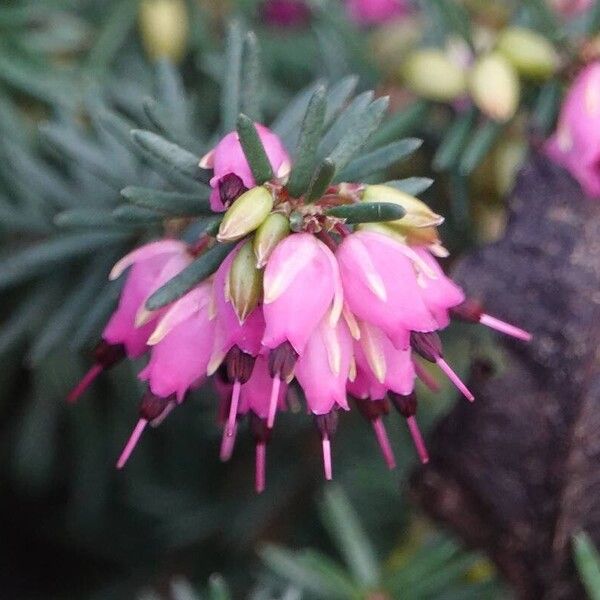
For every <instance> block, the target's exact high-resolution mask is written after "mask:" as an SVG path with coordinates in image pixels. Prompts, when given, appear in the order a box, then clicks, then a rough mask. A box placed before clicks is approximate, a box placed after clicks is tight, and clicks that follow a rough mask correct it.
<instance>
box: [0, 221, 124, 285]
mask: <svg viewBox="0 0 600 600" xmlns="http://www.w3.org/2000/svg"><path fill="white" fill-rule="evenodd" d="M125 238H126V234H123V233H116V232H85V233H73V234H70V235H65V236H61V237H57V238H54V239H52V240H50V241H47V242H42V243H40V244H37V245H34V246H30V247H28V248H26V249H25V250H21V251H14V250H13V251H11V253H10V254H9V255H7V256H4V257H2V259H1V260H0V289H6V288H7V287H10V286H13V285H16V284H18V283H21V282H23V281H27V280H28V279H31V278H33V277H36V276H37V275H40V274H41V273H46V272H48V269H50V268H52V267H54V266H56V265H59V264H61V263H63V262H66V261H71V260H75V259H78V258H80V257H82V256H86V255H88V254H91V253H92V252H96V251H97V250H98V249H99V248H111V247H113V246H114V245H115V244H118V243H120V242H122V241H123V240H124V239H125Z"/></svg>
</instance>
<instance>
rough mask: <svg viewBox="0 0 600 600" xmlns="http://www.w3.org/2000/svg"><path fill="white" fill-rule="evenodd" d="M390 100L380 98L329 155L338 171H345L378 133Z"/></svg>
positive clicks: (358, 119) (351, 127) (352, 126)
mask: <svg viewBox="0 0 600 600" xmlns="http://www.w3.org/2000/svg"><path fill="white" fill-rule="evenodd" d="M388 104H389V98H387V97H383V98H378V99H377V100H375V102H373V103H371V104H370V105H369V107H368V108H367V109H366V110H365V111H364V112H363V113H362V114H361V115H360V116H359V117H358V118H357V121H356V122H354V123H352V124H350V125H349V127H350V128H349V130H348V131H347V132H346V134H345V135H344V136H343V137H342V139H341V140H340V142H339V143H338V144H337V146H336V147H335V148H334V150H333V151H332V152H331V154H330V155H329V158H330V159H331V161H332V162H333V163H335V165H336V168H337V169H338V170H341V169H343V168H344V167H345V166H346V165H347V164H348V162H349V161H350V159H351V158H352V157H353V156H354V155H355V154H357V153H358V152H359V151H360V149H361V148H362V147H363V146H364V145H365V144H366V143H367V141H368V139H369V137H370V136H371V135H372V134H373V133H374V132H375V131H377V128H378V127H379V125H380V124H381V121H382V120H383V117H384V116H385V113H386V111H387V108H388Z"/></svg>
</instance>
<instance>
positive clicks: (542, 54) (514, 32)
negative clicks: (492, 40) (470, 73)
mask: <svg viewBox="0 0 600 600" xmlns="http://www.w3.org/2000/svg"><path fill="white" fill-rule="evenodd" d="M496 50H497V51H498V52H500V54H502V56H504V58H506V59H507V60H508V61H509V62H510V63H511V64H512V66H513V67H514V68H515V69H516V70H517V72H518V73H519V75H521V76H522V77H525V78H527V79H534V80H544V79H547V78H548V77H550V76H551V75H552V74H553V73H554V72H555V71H556V69H557V67H558V64H559V58H558V53H557V52H556V50H555V49H554V46H553V45H552V44H551V43H550V41H549V40H548V39H547V38H545V37H544V36H543V35H540V34H539V33H537V32H535V31H532V30H531V29H526V28H525V27H508V28H507V29H505V30H504V31H503V32H502V33H501V34H500V35H499V36H498V40H497V43H496Z"/></svg>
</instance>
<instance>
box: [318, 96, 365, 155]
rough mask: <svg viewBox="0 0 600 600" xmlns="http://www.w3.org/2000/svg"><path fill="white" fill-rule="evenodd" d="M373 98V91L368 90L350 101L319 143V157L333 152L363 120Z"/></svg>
mask: <svg viewBox="0 0 600 600" xmlns="http://www.w3.org/2000/svg"><path fill="white" fill-rule="evenodd" d="M372 100H373V92H372V91H367V92H363V93H362V94H359V95H358V96H356V98H354V100H352V102H350V104H349V105H348V106H347V107H346V108H345V109H344V110H343V111H342V112H341V113H340V114H339V116H338V118H337V119H336V120H335V121H334V122H333V124H332V125H331V127H330V128H329V130H328V131H327V133H326V134H325V135H324V136H323V139H322V140H321V143H320V144H319V157H321V158H325V157H326V156H327V155H328V154H330V153H331V152H333V150H334V149H335V147H336V146H337V145H338V144H339V142H340V140H341V139H342V137H343V136H344V135H346V134H347V133H348V131H349V130H350V129H351V128H352V127H354V126H356V124H357V123H358V122H359V121H360V120H361V117H362V115H363V114H364V112H365V111H366V110H367V107H368V106H369V105H370V104H371V101H372Z"/></svg>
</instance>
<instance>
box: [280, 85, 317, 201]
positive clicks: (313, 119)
mask: <svg viewBox="0 0 600 600" xmlns="http://www.w3.org/2000/svg"><path fill="white" fill-rule="evenodd" d="M324 119H325V88H324V87H319V88H317V89H316V90H315V93H314V94H313V96H312V98H311V99H310V102H309V103H308V108H307V109H306V115H305V116H304V121H303V123H302V127H301V129H300V138H299V140H298V148H297V150H296V157H295V160H294V167H293V169H292V173H291V175H290V179H289V182H288V185H287V187H288V190H289V192H290V194H291V195H292V196H293V197H295V198H299V197H300V196H301V195H302V193H303V192H305V191H306V188H307V187H308V185H309V184H310V179H311V176H312V174H313V171H314V166H315V160H316V153H317V148H318V145H319V141H320V139H321V133H322V131H323V121H324Z"/></svg>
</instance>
